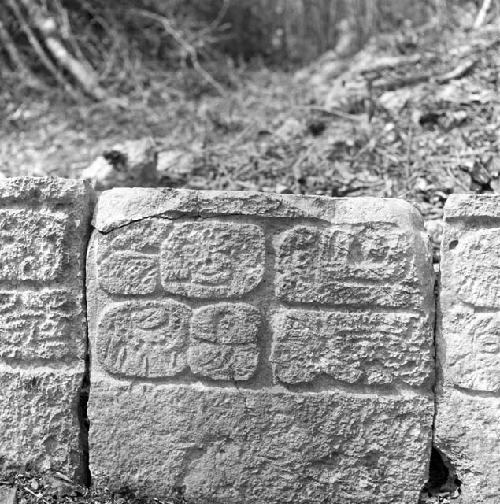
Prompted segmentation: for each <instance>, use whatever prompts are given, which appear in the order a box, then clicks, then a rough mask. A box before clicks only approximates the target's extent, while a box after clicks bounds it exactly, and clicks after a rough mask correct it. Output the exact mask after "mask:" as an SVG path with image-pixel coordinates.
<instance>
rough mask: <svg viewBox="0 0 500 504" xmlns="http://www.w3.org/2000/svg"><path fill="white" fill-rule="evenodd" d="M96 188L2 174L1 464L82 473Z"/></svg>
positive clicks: (9, 467) (0, 467) (2, 466)
mask: <svg viewBox="0 0 500 504" xmlns="http://www.w3.org/2000/svg"><path fill="white" fill-rule="evenodd" d="M91 203H92V202H91V192H90V189H89V188H88V187H87V186H86V185H85V184H84V183H83V182H78V181H72V180H64V179H56V178H38V179H30V178H13V179H6V180H5V181H2V183H1V184H0V206H1V209H0V256H1V260H0V404H1V405H2V407H1V408H0V470H1V471H2V472H4V471H19V470H24V469H28V468H29V469H30V470H33V471H43V470H49V469H50V470H55V471H60V472H61V473H63V474H65V475H66V476H69V477H71V478H77V479H78V478H80V477H81V476H82V470H83V468H82V454H81V453H80V451H81V450H80V441H79V438H80V424H79V420H78V416H77V406H78V400H79V394H80V385H81V383H82V380H83V378H84V373H85V354H86V327H85V307H84V281H83V279H84V271H83V265H84V257H85V252H86V238H87V233H88V231H89V220H90V208H91Z"/></svg>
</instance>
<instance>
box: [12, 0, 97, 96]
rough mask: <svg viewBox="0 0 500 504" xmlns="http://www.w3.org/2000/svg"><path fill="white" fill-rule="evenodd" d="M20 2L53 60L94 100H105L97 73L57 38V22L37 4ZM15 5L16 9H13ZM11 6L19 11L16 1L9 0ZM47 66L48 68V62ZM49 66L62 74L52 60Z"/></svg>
mask: <svg viewBox="0 0 500 504" xmlns="http://www.w3.org/2000/svg"><path fill="white" fill-rule="evenodd" d="M20 1H21V3H22V4H23V5H24V7H25V9H26V11H27V12H28V15H29V17H30V22H31V23H32V24H33V26H35V27H36V29H37V30H38V31H39V32H40V33H41V34H42V36H43V41H44V44H45V46H46V47H47V49H48V51H49V52H50V54H51V55H52V56H53V58H54V59H55V60H56V61H57V62H58V63H59V65H61V66H62V67H63V68H65V69H66V70H67V71H68V72H69V74H70V75H71V76H72V77H73V78H74V79H75V80H76V82H77V83H78V84H79V86H80V87H81V88H82V89H83V90H84V91H85V92H86V93H87V94H88V95H90V96H91V97H92V98H94V99H96V100H102V99H103V98H105V96H106V93H105V92H104V90H103V89H102V88H101V87H100V86H99V78H98V75H97V74H96V73H95V71H94V70H93V69H92V68H91V67H89V66H87V65H85V64H83V63H82V62H80V61H78V60H77V59H76V58H74V57H73V56H72V55H71V53H70V52H69V51H68V50H67V49H66V48H65V47H64V45H63V44H62V42H61V41H60V40H59V39H58V38H57V36H56V31H57V25H56V22H55V21H54V20H53V19H52V18H50V17H47V16H45V15H44V14H43V12H42V10H41V9H40V8H38V7H37V6H36V4H34V3H33V1H31V0H20ZM14 4H15V7H12V6H13V5H14ZM9 6H11V8H16V9H17V10H18V11H19V8H18V6H17V4H16V0H9ZM24 24H25V25H27V27H26V28H25V29H26V33H27V35H28V33H30V32H31V36H30V37H29V38H30V43H31V44H32V45H33V47H34V48H35V46H36V47H38V48H39V49H38V50H37V52H38V53H39V54H40V53H43V55H44V57H45V61H46V60H48V58H47V57H46V55H45V53H44V51H43V49H42V48H41V45H40V42H38V39H36V37H35V36H34V34H33V30H31V28H30V26H29V24H28V23H26V21H24ZM45 64H46V66H47V62H46V63H45ZM48 65H50V66H51V67H53V68H56V71H57V74H60V72H59V71H58V70H57V67H55V65H54V64H53V63H52V62H51V61H50V60H49V63H48ZM52 72H53V73H54V74H55V72H54V70H52ZM58 80H60V81H61V78H60V77H59V78H58ZM63 80H66V79H63ZM66 82H67V81H66Z"/></svg>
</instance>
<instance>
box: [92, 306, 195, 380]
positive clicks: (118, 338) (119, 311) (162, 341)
mask: <svg viewBox="0 0 500 504" xmlns="http://www.w3.org/2000/svg"><path fill="white" fill-rule="evenodd" d="M190 316H191V310H190V309H189V307H188V306H186V305H184V304H182V303H178V302H176V301H141V302H135V301H130V302H125V303H117V304H114V305H111V306H110V307H109V308H108V309H107V310H106V311H104V312H103V313H102V315H101V319H100V321H99V327H98V339H97V345H96V349H95V357H96V358H97V359H98V360H99V362H100V363H101V365H102V366H103V367H104V369H106V370H107V371H108V372H110V373H114V374H118V375H124V376H142V377H145V378H157V377H162V376H163V377H165V376H174V375H176V374H179V373H181V372H182V371H184V370H185V369H186V367H187V358H186V352H187V346H188V336H189V320H190Z"/></svg>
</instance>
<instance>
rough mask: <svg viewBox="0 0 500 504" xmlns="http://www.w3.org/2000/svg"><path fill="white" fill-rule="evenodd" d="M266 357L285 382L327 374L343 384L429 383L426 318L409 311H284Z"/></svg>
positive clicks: (278, 376) (427, 326)
mask: <svg viewBox="0 0 500 504" xmlns="http://www.w3.org/2000/svg"><path fill="white" fill-rule="evenodd" d="M273 325H274V327H275V342H274V345H273V352H272V354H271V361H272V362H273V363H274V368H275V375H276V377H277V378H278V379H279V380H280V381H281V382H284V383H289V384H297V383H307V382H312V381H314V380H315V379H316V378H321V377H323V376H325V375H326V376H330V377H332V378H334V379H335V380H340V381H344V382H347V383H359V384H376V385H386V384H393V383H398V382H400V383H405V384H407V385H412V386H416V387H420V386H426V387H429V388H430V386H431V385H432V381H431V378H432V375H433V372H432V370H433V365H432V364H433V362H432V361H433V352H432V347H431V346H430V345H429V341H428V339H427V335H428V334H429V332H430V331H429V322H428V321H423V320H422V319H421V317H420V316H418V315H415V314H408V313H373V312H367V311H363V312H355V313H353V312H318V311H309V310H284V311H282V312H280V313H278V315H277V316H276V317H275V320H274V323H273Z"/></svg>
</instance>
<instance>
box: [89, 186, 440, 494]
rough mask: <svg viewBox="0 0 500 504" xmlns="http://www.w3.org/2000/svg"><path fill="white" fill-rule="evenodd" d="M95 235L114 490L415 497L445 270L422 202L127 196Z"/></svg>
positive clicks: (105, 462)
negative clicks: (439, 274)
mask: <svg viewBox="0 0 500 504" xmlns="http://www.w3.org/2000/svg"><path fill="white" fill-rule="evenodd" d="M93 222H94V226H95V228H96V229H95V231H94V232H93V235H92V239H91V244H90V247H89V253H88V263H87V282H88V284H87V285H88V311H89V336H90V344H91V353H92V355H93V359H92V370H91V375H92V389H91V393H90V400H89V418H90V421H91V426H92V427H91V430H90V461H91V471H92V475H93V481H94V483H95V484H96V485H97V486H100V485H104V486H107V487H109V488H113V489H115V490H117V489H119V488H121V487H124V486H128V487H129V488H130V489H132V490H134V491H137V492H139V493H142V494H146V495H150V496H154V497H158V498H161V497H165V495H166V494H168V492H169V490H171V489H172V488H174V487H175V488H177V489H179V488H180V489H182V491H183V492H184V494H185V496H187V497H188V498H189V499H192V502H217V503H227V504H233V503H234V504H236V503H238V504H244V503H261V502H269V503H276V504H278V503H283V502H294V503H295V502H297V503H299V502H303V503H306V502H308V503H309V502H331V503H337V502H338V503H340V502H342V503H345V502H352V503H353V504H354V503H365V502H366V503H368V502H370V503H373V502H375V503H378V502H379V503H382V502H384V503H394V504H395V503H406V502H408V503H410V502H416V500H417V498H418V494H419V492H420V489H421V487H422V486H423V484H424V481H425V479H426V476H427V475H426V470H427V463H428V460H429V453H430V440H431V427H432V419H433V409H434V405H433V398H432V385H433V333H432V329H433V328H432V325H433V324H432V321H433V271H432V264H431V260H430V251H429V247H428V240H427V236H426V235H425V233H424V230H423V222H422V219H421V218H420V216H419V215H418V214H417V212H416V211H415V210H414V209H413V208H412V207H411V206H410V205H408V204H405V203H403V202H400V201H398V200H378V199H373V198H366V199H365V198H360V199H356V200H349V199H331V198H323V197H299V196H289V195H287V196H281V195H266V194H259V193H229V192H226V193H223V192H208V191H186V190H179V191H176V190H166V189H158V190H150V189H138V190H127V189H120V190H112V191H109V192H105V193H103V194H102V196H101V197H100V199H99V202H98V205H97V209H96V213H95V215H94V221H93ZM360 356H361V357H360Z"/></svg>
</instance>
